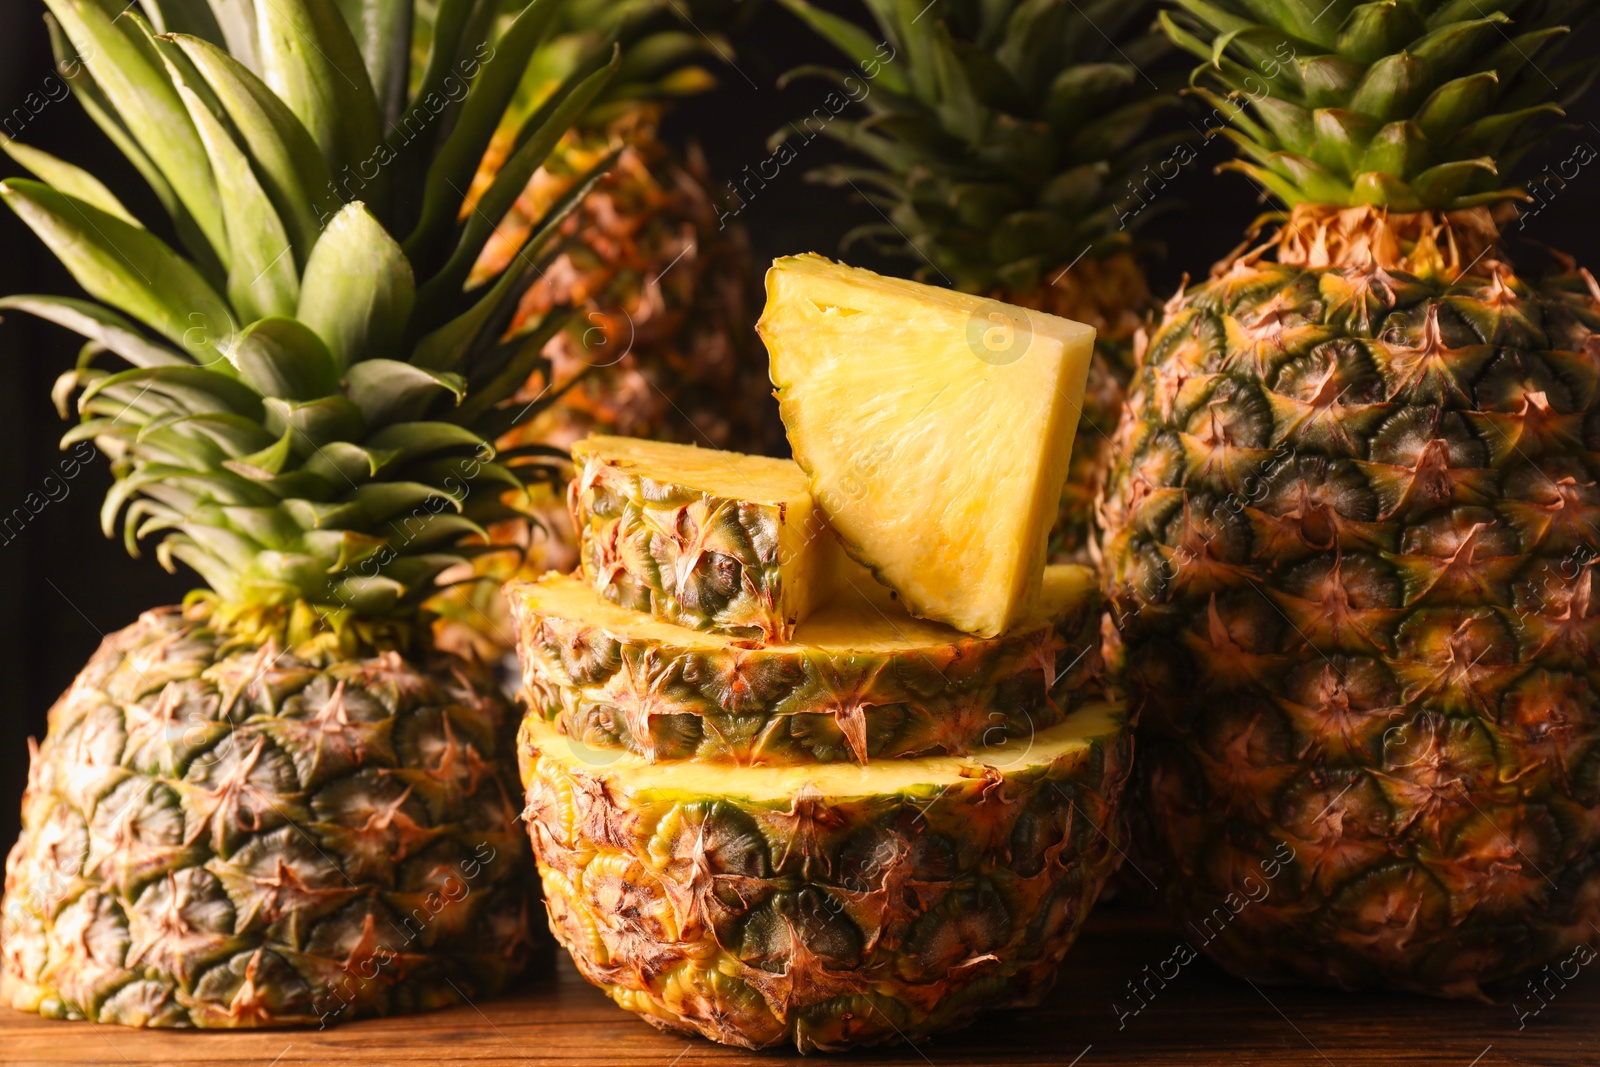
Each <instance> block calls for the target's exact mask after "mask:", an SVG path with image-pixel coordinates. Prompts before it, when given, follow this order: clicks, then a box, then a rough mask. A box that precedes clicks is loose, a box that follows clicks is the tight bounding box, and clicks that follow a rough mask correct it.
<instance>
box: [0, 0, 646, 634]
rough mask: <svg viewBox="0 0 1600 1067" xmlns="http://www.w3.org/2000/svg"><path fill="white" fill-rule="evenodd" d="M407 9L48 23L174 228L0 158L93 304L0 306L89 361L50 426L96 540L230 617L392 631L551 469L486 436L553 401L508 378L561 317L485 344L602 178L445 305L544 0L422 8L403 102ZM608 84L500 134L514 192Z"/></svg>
mask: <svg viewBox="0 0 1600 1067" xmlns="http://www.w3.org/2000/svg"><path fill="white" fill-rule="evenodd" d="M413 2H414V0H365V2H363V3H345V2H342V0H273V2H272V3H250V2H248V0H244V2H240V0H230V2H229V3H226V4H221V3H219V4H216V5H215V7H214V9H213V8H208V7H207V5H206V4H205V3H204V2H199V0H197V2H193V3H188V4H183V5H174V4H170V3H163V4H155V3H146V4H145V5H144V9H145V12H146V13H147V14H148V15H149V16H150V17H149V18H148V19H147V18H146V17H145V16H144V15H143V14H141V13H140V12H139V10H138V9H134V8H130V9H127V10H124V9H123V5H122V4H121V3H120V2H112V0H47V4H48V6H49V8H50V11H51V14H52V16H53V19H54V21H53V23H52V33H53V36H54V40H55V44H56V47H57V50H58V53H59V55H60V58H61V60H62V61H63V63H62V65H63V70H64V72H65V73H67V74H68V75H69V77H70V80H71V83H72V86H73V89H74V92H75V94H76V95H77V96H78V98H79V100H80V101H81V102H83V104H84V105H85V107H86V109H87V110H88V111H89V113H90V115H91V117H92V118H93V119H94V120H95V122H96V123H97V124H98V125H99V126H100V127H101V128H102V129H103V130H104V131H105V132H106V133H107V134H108V135H109V136H110V137H111V139H112V140H113V141H114V142H115V143H116V144H117V145H118V147H119V148H120V149H122V151H123V152H124V154H126V155H127V156H128V157H129V159H130V161H131V162H133V164H134V166H135V168H136V169H137V170H138V171H139V173H140V174H141V175H142V176H143V177H144V178H145V180H146V181H148V182H149V184H150V186H151V187H152V189H153V191H154V192H155V194H156V197H157V199H158V200H159V201H160V203H161V204H162V206H163V207H164V208H165V209H166V210H167V212H168V214H169V216H170V218H169V220H168V221H170V227H167V226H161V227H154V226H150V227H147V226H146V225H145V222H144V221H141V220H139V219H138V218H136V217H135V216H134V215H133V213H131V212H130V211H129V210H128V209H127V208H126V207H124V205H123V202H122V201H121V200H119V199H118V197H117V196H116V195H115V194H114V193H113V192H112V191H111V190H110V189H108V188H107V187H106V186H105V185H104V184H102V183H101V182H100V181H98V180H97V179H95V178H94V177H93V176H92V175H89V174H88V173H86V172H84V171H83V170H81V169H79V168H77V167H75V166H73V165H72V164H70V163H66V162H64V161H62V160H58V159H55V158H53V157H51V156H48V155H46V154H44V153H42V152H39V151H37V150H35V149H30V148H27V147H25V146H22V145H17V144H14V143H11V142H9V141H7V142H5V143H4V144H3V145H0V147H3V148H4V149H5V151H6V152H7V153H8V154H9V155H10V156H11V157H12V159H13V160H15V161H16V162H17V163H19V164H20V165H22V166H23V167H25V168H27V169H28V170H29V171H31V172H32V173H33V174H34V175H35V176H37V177H38V178H39V179H41V180H40V181H33V180H28V179H12V180H9V181H6V182H4V183H0V198H3V199H4V200H5V201H6V203H7V205H8V206H9V207H11V208H12V210H14V211H15V212H16V213H17V214H18V215H19V216H20V217H21V218H22V219H23V220H24V221H25V222H26V223H27V224H28V225H29V226H30V227H32V228H33V230H34V231H35V232H36V233H37V234H38V235H39V236H40V237H41V238H42V239H43V240H44V241H45V243H46V244H48V245H49V246H50V248H51V249H52V250H53V251H54V252H55V253H56V255H57V256H58V257H59V258H60V259H61V261H62V262H63V263H64V264H65V265H66V267H67V268H68V270H69V271H71V273H72V275H73V277H74V278H75V279H76V280H77V282H78V283H79V285H81V286H82V288H83V289H84V291H85V292H86V293H87V294H88V295H89V296H90V297H92V298H93V301H94V302H89V301H84V300H77V299H68V298H62V297H52V296H14V297H9V298H5V299H3V300H0V309H5V308H9V309H15V310H20V311H28V312H31V313H33V314H37V315H40V316H42V317H44V318H47V319H49V320H51V321H53V322H55V323H57V324H59V325H62V326H65V327H67V328H68V329H72V330H74V331H76V332H78V333H80V334H82V335H83V336H84V337H86V338H87V339H88V343H87V344H86V345H85V346H84V349H83V353H82V356H81V357H80V359H79V362H78V366H77V367H76V368H75V369H74V370H72V371H71V372H69V373H68V374H67V375H65V376H63V378H62V380H61V382H60V383H58V386H57V388H56V391H55V396H56V399H57V402H58V404H60V405H62V406H63V408H64V409H65V408H66V406H67V405H68V404H69V403H71V402H72V398H73V396H74V394H76V407H77V410H78V413H79V415H80V416H81V419H80V422H79V424H78V425H77V426H75V427H74V428H73V429H72V430H71V431H69V432H68V434H67V435H66V438H65V443H67V444H71V443H74V442H77V441H82V440H93V441H94V443H95V445H96V446H97V447H98V448H99V449H100V451H102V452H104V453H105V454H106V455H107V456H108V457H109V458H110V460H111V462H112V467H113V471H114V473H115V475H116V479H117V480H116V483H115V485H114V487H113V489H112V490H111V492H110V493H109V495H108V496H107V499H106V502H105V506H104V508H103V510H102V521H103V524H104V526H105V529H106V532H107V534H108V535H109V534H111V533H112V532H113V531H114V530H115V527H116V524H117V522H118V520H119V518H120V520H121V522H122V525H123V531H124V536H125V539H126V541H127V544H128V546H129V549H130V551H131V550H133V549H134V548H135V547H136V545H137V544H138V542H139V541H140V540H141V539H143V538H146V537H156V538H158V539H159V546H158V550H157V556H158V558H159V559H160V560H161V561H162V562H163V563H164V564H166V565H168V566H169V567H170V566H172V565H174V564H175V563H177V562H183V563H186V564H188V565H189V566H190V567H192V568H193V569H194V570H195V571H196V572H198V573H199V574H200V575H201V577H202V578H204V580H205V581H206V583H207V584H208V585H210V587H211V588H212V589H213V590H215V591H216V592H217V593H218V594H220V595H221V596H222V597H223V598H224V599H225V600H226V601H229V602H231V603H236V604H258V605H278V604H291V603H294V602H297V601H304V602H307V603H309V604H311V605H312V606H314V607H316V608H319V609H322V608H328V609H332V610H348V611H349V612H352V613H354V614H355V615H358V616H362V617H379V616H386V615H392V614H394V613H396V612H404V611H409V610H411V609H412V608H414V607H415V606H416V605H418V604H420V603H421V602H422V601H423V600H424V599H426V598H427V597H428V596H429V595H431V594H432V592H434V591H435V589H436V585H437V578H438V576H439V574H440V573H441V572H443V571H445V570H446V569H448V568H450V567H452V566H453V565H455V564H457V563H460V562H463V561H464V560H465V559H466V558H468V557H469V556H470V555H471V554H472V553H473V552H474V551H476V549H474V548H473V547H472V546H470V545H464V544H463V541H464V540H465V539H467V538H469V537H470V536H471V535H474V534H479V533H481V532H482V531H483V528H484V525H485V524H486V523H490V522H493V521H497V520H499V519H502V518H509V517H511V516H513V515H514V514H516V513H515V512H514V511H513V510H512V509H511V508H510V507H509V505H508V503H507V501H506V494H507V493H517V492H521V491H523V490H524V489H525V487H526V486H527V485H528V484H530V483H531V482H534V481H541V480H544V481H547V480H550V479H552V478H553V477H555V474H556V472H555V470H554V469H553V467H552V465H551V462H550V460H549V458H548V457H547V455H546V454H545V451H542V450H540V449H537V448H530V449H519V450H515V451H513V452H510V453H499V454H497V453H496V451H495V449H494V447H493V446H492V444H491V443H490V442H492V441H494V440H496V439H498V438H499V437H500V436H501V435H503V434H504V433H505V432H506V431H507V430H509V429H511V428H512V427H514V426H516V425H518V424H519V423H520V422H522V421H524V420H526V419H527V418H530V417H532V416H533V415H535V414H537V412H538V411H539V410H540V409H541V408H542V407H543V406H546V405H548V403H550V402H551V401H552V400H553V399H554V398H555V396H556V395H557V394H558V391H555V390H551V391H547V393H546V395H545V397H544V398H543V400H542V402H541V403H538V404H533V405H530V404H527V403H526V402H524V401H519V400H517V399H516V394H517V391H518V389H519V388H520V387H521V386H522V385H523V383H524V382H525V381H527V379H528V377H529V375H530V374H533V373H536V372H542V373H543V375H544V379H545V381H547V382H549V381H552V379H553V369H552V368H551V367H550V366H549V364H548V362H547V361H546V360H545V358H544V356H543V354H542V349H543V346H544V342H545V340H546V339H548V337H549V336H550V335H551V334H552V333H553V332H554V331H555V330H556V329H558V328H559V327H560V326H561V324H562V322H563V321H564V315H563V313H562V312H561V311H560V310H559V309H558V310H557V311H555V312H553V313H551V314H550V315H548V316H546V318H545V320H544V321H536V322H533V323H531V324H529V325H528V326H526V327H525V328H524V329H523V330H522V332H520V333H519V334H518V335H516V336H507V333H506V331H507V326H508V324H509V322H510V320H511V317H512V312H513V310H514V308H515V306H516V304H517V302H518V300H519V299H520V298H521V296H522V294H523V293H524V292H525V291H526V289H527V287H528V286H529V285H530V284H531V283H532V281H533V279H534V278H535V277H536V275H537V272H538V271H539V270H540V268H541V264H542V263H543V262H544V260H545V259H546V258H547V257H548V255H550V254H552V253H553V250H554V245H555V240H554V238H555V236H556V234H557V232H558V227H559V223H560V221H561V219H562V218H563V217H565V215H566V214H567V213H568V212H569V211H570V210H571V209H572V207H573V206H574V205H575V204H576V203H577V202H578V201H579V200H580V199H581V197H582V196H583V195H584V194H586V193H587V192H588V190H589V189H590V188H592V187H593V184H594V182H595V181H596V180H598V178H599V176H600V173H601V172H602V171H603V170H604V169H605V166H606V165H609V162H610V160H609V159H608V160H606V161H605V162H604V163H603V164H602V165H601V167H599V168H596V170H595V172H593V173H591V174H590V175H588V176H587V178H586V179H585V180H584V181H582V182H580V183H578V185H577V186H576V187H575V188H574V189H573V190H572V191H571V192H570V193H569V194H568V195H567V196H566V197H564V198H563V199H562V200H561V201H560V202H559V203H557V204H556V205H554V206H553V207H552V209H551V212H550V214H549V216H548V217H547V218H546V219H545V220H544V221H543V222H542V223H541V224H540V225H539V226H538V227H536V228H535V232H534V235H533V236H532V237H531V238H530V239H529V241H528V242H527V244H526V245H525V246H524V247H523V249H522V250H521V252H520V254H519V255H518V256H516V257H515V258H513V259H512V261H511V263H510V264H509V265H508V266H507V267H506V269H505V270H504V271H503V272H501V274H500V275H498V276H497V277H494V278H491V279H489V280H488V281H486V282H484V283H483V284H480V285H478V286H476V287H475V288H472V289H466V288H464V282H465V271H463V270H462V269H460V264H461V263H463V262H467V263H470V262H471V261H472V260H473V259H474V258H475V257H476V255H477V252H478V250H479V249H480V248H481V246H482V243H483V241H484V239H485V237H486V235H487V232H488V229H489V227H488V226H487V225H486V223H485V220H484V219H482V218H481V217H479V216H477V215H472V214H469V215H468V217H467V221H465V222H462V221H460V219H461V215H462V201H463V196H464V193H465V190H466V189H467V187H468V185H469V184H470V181H471V178H472V174H473V171H474V170H475V169H476V167H477V164H478V160H479V159H480V158H481V157H482V155H483V153H484V149H485V147H486V146H487V144H488V141H489V137H490V135H491V134H492V133H493V131H494V130H495V128H496V126H497V125H498V124H499V123H500V122H501V119H502V116H503V115H504V114H505V113H506V111H507V110H508V109H509V108H511V106H512V102H513V94H514V92H515V90H516V87H517V84H518V81H519V79H520V75H521V71H522V68H523V66H524V65H525V64H526V62H527V59H528V56H529V55H530V54H531V53H532V52H533V51H534V49H536V48H537V47H538V46H539V44H540V41H541V40H542V39H543V37H544V34H545V32H546V30H547V28H548V26H549V24H550V20H551V14H552V13H553V11H554V10H555V8H556V6H557V3H558V0H532V2H531V3H524V4H521V5H518V6H516V9H515V10H514V11H511V12H510V13H509V14H508V15H507V16H505V17H503V18H500V19H496V18H495V12H496V10H497V8H496V6H495V5H493V4H488V5H485V4H478V5H473V4H470V3H461V2H454V3H453V2H451V0H444V2H443V3H442V4H441V5H440V10H441V12H443V13H444V15H449V14H450V13H451V12H456V13H457V14H462V15H463V17H462V18H461V19H460V20H459V25H458V26H457V31H458V32H454V33H452V34H451V35H449V36H448V38H446V37H442V36H440V37H435V38H434V40H433V42H432V54H430V55H429V56H428V58H427V74H429V75H434V76H435V77H434V78H433V80H431V81H430V79H429V77H428V76H427V75H425V76H424V77H422V78H420V79H417V80H416V88H414V89H412V88H410V87H411V86H412V79H411V78H410V76H409V72H408V70H407V65H408V64H409V58H410V57H409V52H408V50H406V49H401V48H396V47H388V46H385V43H384V40H383V39H381V35H379V36H377V37H375V36H373V34H372V32H371V31H372V27H374V26H390V27H396V28H397V29H395V30H394V32H396V33H402V32H404V33H407V35H408V30H406V28H407V27H409V26H410V24H411V19H412V12H411V10H410V5H411V4H412V3H413ZM446 9H449V10H446ZM480 9H481V10H480ZM473 11H477V13H478V14H477V16H476V17H471V18H468V17H465V15H467V14H471V12H473ZM241 12H242V13H243V17H241ZM208 13H210V14H213V15H215V17H214V18H209V19H208V18H205V17H202V16H204V15H207V14H208ZM223 16H227V17H226V18H224V17H223ZM441 17H442V16H441ZM352 26H355V28H356V29H355V32H352ZM184 31H187V32H184ZM608 59H609V62H608ZM69 60H70V62H69ZM617 66H618V59H617V57H616V56H615V55H614V54H612V50H611V49H610V48H607V49H606V50H605V51H604V52H603V53H601V54H598V55H596V56H593V57H592V58H591V59H588V60H585V61H584V62H583V63H582V64H581V76H575V77H573V78H571V79H569V80H568V81H567V82H566V83H565V84H563V85H561V86H560V87H558V88H557V89H556V91H555V93H554V95H553V96H552V97H551V98H550V100H549V101H548V102H547V104H546V106H544V107H541V108H540V109H538V110H537V111H536V112H534V113H533V114H532V115H531V117H529V118H528V119H527V121H526V123H525V124H524V125H523V126H522V128H521V129H520V130H519V131H517V143H518V146H519V148H518V151H517V152H516V155H515V161H516V164H517V174H518V175H520V176H521V180H522V181H526V179H527V175H528V174H530V173H532V171H533V170H534V169H536V168H537V167H538V166H539V165H540V163H542V162H543V160H544V158H545V156H546V155H547V154H548V153H549V152H550V151H551V150H552V148H553V146H554V145H555V144H556V142H557V141H558V140H559V139H560V136H561V134H562V132H563V131H564V130H565V129H566V128H567V126H568V125H570V124H571V123H572V122H573V121H574V118H575V116H577V115H578V114H580V113H581V112H582V110H583V108H584V107H585V106H587V104H588V103H589V102H590V101H592V100H593V99H594V97H595V96H596V94H597V93H598V92H599V91H600V90H601V89H602V88H603V87H604V85H605V84H606V82H607V81H608V80H609V79H610V78H611V76H612V75H613V74H614V72H615V71H616V69H617ZM440 72H443V73H442V74H441V73H440ZM408 90H409V91H408ZM501 199H504V197H501ZM489 202H490V204H491V206H492V204H493V199H492V198H489ZM483 208H484V204H483V203H480V205H479V210H480V211H482V210H483ZM158 231H164V232H170V233H173V234H175V235H176V236H177V238H178V240H179V242H180V245H181V248H182V251H180V250H179V249H178V248H175V247H174V246H173V245H171V244H169V243H168V241H167V240H166V239H165V238H164V237H163V236H161V234H160V233H159V232H158ZM108 354H109V355H111V356H115V357H118V358H120V359H121V360H123V361H124V362H125V363H127V364H129V365H130V366H129V367H127V368H115V367H111V366H107V365H104V364H106V363H107V362H108V361H107V360H106V359H105V357H106V356H107V355H108ZM65 413H66V412H65V410H64V411H63V414H65Z"/></svg>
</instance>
